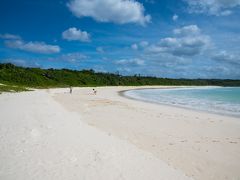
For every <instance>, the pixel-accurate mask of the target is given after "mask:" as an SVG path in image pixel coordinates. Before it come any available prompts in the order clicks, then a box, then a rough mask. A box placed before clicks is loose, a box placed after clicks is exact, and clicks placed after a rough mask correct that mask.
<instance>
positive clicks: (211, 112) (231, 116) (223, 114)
mask: <svg viewBox="0 0 240 180" xmlns="http://www.w3.org/2000/svg"><path fill="white" fill-rule="evenodd" d="M205 87H210V88H218V87H220V86H203V87H202V88H205ZM182 88H187V89H189V88H190V89H192V88H194V87H189V88H188V87H173V88H171V87H169V88H140V89H130V90H123V91H119V92H118V94H119V96H122V97H125V98H128V99H132V100H135V101H140V102H145V103H150V104H156V105H162V106H169V107H174V108H180V109H186V110H189V111H195V112H199V113H208V114H214V115H219V116H225V117H230V118H240V115H230V114H225V113H221V112H214V111H208V110H201V109H194V108H190V107H183V106H178V105H173V104H165V103H161V102H153V101H148V100H143V99H139V98H134V97H131V96H128V95H126V94H125V93H126V92H128V91H136V90H145V89H161V90H162V89H164V90H165V89H166V90H168V89H170V90H171V89H173V90H174V89H182ZM196 88H198V89H201V88H199V87H196Z"/></svg>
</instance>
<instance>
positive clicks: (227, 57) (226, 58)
mask: <svg viewBox="0 0 240 180" xmlns="http://www.w3.org/2000/svg"><path fill="white" fill-rule="evenodd" d="M212 58H213V59H214V60H216V61H219V62H225V63H230V64H235V65H240V54H238V55H236V54H231V53H229V52H227V51H221V52H220V53H217V54H215V55H214V56H213V57H212Z"/></svg>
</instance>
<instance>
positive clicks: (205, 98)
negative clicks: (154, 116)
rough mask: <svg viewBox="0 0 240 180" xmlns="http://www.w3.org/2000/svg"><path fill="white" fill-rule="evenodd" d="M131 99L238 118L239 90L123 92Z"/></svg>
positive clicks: (209, 88) (206, 88)
mask: <svg viewBox="0 0 240 180" xmlns="http://www.w3.org/2000/svg"><path fill="white" fill-rule="evenodd" d="M125 95H126V96H129V97H131V98H135V99H139V100H143V101H149V102H154V103H160V104H167V105H173V106H178V107H183V108H190V109H195V110H202V111H208V112H212V113H218V114H223V115H230V116H237V117H240V88H238V87H203V88H176V89H141V90H132V91H127V92H125Z"/></svg>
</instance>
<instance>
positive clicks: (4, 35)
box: [0, 33, 21, 39]
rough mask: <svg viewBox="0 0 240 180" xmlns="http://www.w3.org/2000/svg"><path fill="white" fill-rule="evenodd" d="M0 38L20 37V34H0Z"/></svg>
mask: <svg viewBox="0 0 240 180" xmlns="http://www.w3.org/2000/svg"><path fill="white" fill-rule="evenodd" d="M0 39H21V37H20V36H18V35H14V34H8V33H6V34H0Z"/></svg>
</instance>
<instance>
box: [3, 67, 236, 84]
mask: <svg viewBox="0 0 240 180" xmlns="http://www.w3.org/2000/svg"><path fill="white" fill-rule="evenodd" d="M0 82H2V83H6V84H12V85H19V86H26V87H33V88H50V87H67V86H76V87H84V86H145V85H184V86H185V85H186V86H210V85H211V86H240V80H231V79H170V78H159V77H150V76H141V75H134V76H122V75H120V74H118V73H116V74H114V73H101V72H94V70H81V71H76V70H69V69H40V68H26V67H19V66H15V65H13V64H10V63H7V64H0Z"/></svg>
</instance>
